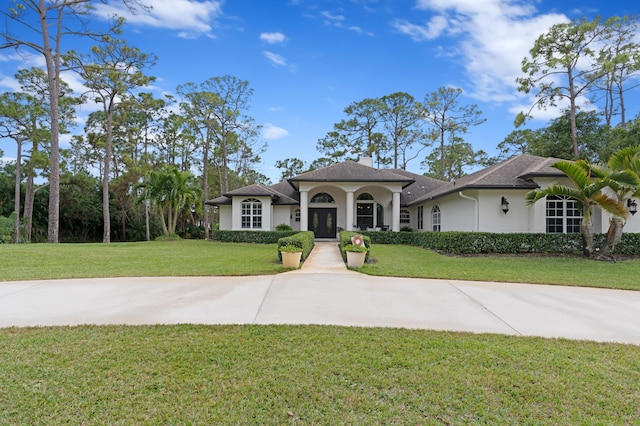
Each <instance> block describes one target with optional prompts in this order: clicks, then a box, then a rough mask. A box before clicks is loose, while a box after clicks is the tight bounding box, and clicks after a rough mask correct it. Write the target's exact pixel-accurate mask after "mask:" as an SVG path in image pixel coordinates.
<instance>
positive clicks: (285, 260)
mask: <svg viewBox="0 0 640 426" xmlns="http://www.w3.org/2000/svg"><path fill="white" fill-rule="evenodd" d="M281 253H282V266H283V267H285V268H287V269H298V268H299V267H300V258H301V257H302V252H301V251H298V252H295V253H288V252H284V251H283V252H281Z"/></svg>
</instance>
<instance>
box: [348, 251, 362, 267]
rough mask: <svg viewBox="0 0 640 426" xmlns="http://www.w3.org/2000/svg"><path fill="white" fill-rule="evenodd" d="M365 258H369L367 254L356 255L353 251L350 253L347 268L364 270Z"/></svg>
mask: <svg viewBox="0 0 640 426" xmlns="http://www.w3.org/2000/svg"><path fill="white" fill-rule="evenodd" d="M365 257H367V253H355V252H352V251H348V252H347V266H348V267H349V268H362V265H364V259H365Z"/></svg>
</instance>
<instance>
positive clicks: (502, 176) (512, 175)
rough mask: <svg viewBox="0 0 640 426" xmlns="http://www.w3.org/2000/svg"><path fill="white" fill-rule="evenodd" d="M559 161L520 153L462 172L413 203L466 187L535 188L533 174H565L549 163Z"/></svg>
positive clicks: (534, 175)
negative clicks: (473, 171) (478, 168)
mask: <svg viewBox="0 0 640 426" xmlns="http://www.w3.org/2000/svg"><path fill="white" fill-rule="evenodd" d="M556 161H559V159H557V158H546V157H538V156H535V155H528V154H521V155H516V156H515V157H511V158H509V159H508V160H505V161H503V162H501V163H498V164H494V165H492V166H489V167H487V168H486V169H482V170H479V171H477V172H475V173H471V174H470V175H467V176H463V177H461V178H460V179H458V180H456V181H454V182H447V183H445V184H444V185H442V186H441V187H439V188H437V189H435V190H433V191H431V192H429V193H428V194H425V195H424V196H422V197H420V198H418V199H415V200H413V201H411V204H414V203H419V202H422V201H425V200H429V199H434V198H438V197H442V196H444V195H448V194H451V193H453V192H457V191H463V190H465V189H514V188H519V189H529V190H530V189H535V188H537V187H538V184H537V183H536V182H535V181H533V180H532V178H534V177H541V176H555V177H562V176H564V173H562V172H561V171H560V170H558V169H555V168H553V167H550V166H551V164H553V163H555V162H556Z"/></svg>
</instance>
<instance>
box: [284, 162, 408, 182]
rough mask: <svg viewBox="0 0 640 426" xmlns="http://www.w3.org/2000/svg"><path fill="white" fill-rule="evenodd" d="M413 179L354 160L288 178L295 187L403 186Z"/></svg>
mask: <svg viewBox="0 0 640 426" xmlns="http://www.w3.org/2000/svg"><path fill="white" fill-rule="evenodd" d="M414 181H415V179H413V178H411V177H407V176H403V175H400V174H397V173H394V172H392V171H389V170H382V169H374V168H373V167H369V166H365V165H363V164H359V163H356V162H355V161H345V162H343V163H336V164H332V165H331V166H328V167H324V168H322V169H318V170H313V171H311V172H307V173H303V174H301V175H298V176H294V177H292V178H290V179H289V183H291V185H293V186H294V188H296V189H297V188H298V187H299V184H300V182H399V183H402V184H403V187H404V186H407V185H410V184H411V183H413V182H414Z"/></svg>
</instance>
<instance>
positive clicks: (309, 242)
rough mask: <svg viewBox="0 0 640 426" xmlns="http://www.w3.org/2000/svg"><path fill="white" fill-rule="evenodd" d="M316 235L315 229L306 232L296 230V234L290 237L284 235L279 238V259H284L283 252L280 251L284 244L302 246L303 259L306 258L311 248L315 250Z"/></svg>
mask: <svg viewBox="0 0 640 426" xmlns="http://www.w3.org/2000/svg"><path fill="white" fill-rule="evenodd" d="M314 240H315V235H314V233H313V231H304V232H296V233H295V234H294V235H291V236H288V237H282V238H279V239H278V259H280V260H281V261H282V253H281V252H280V247H282V246H288V245H292V246H296V247H300V251H301V252H302V258H301V260H305V259H306V258H307V257H308V256H309V253H311V250H313V245H314Z"/></svg>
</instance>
